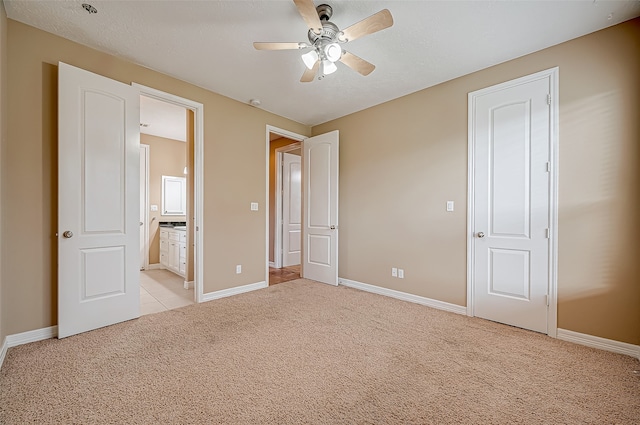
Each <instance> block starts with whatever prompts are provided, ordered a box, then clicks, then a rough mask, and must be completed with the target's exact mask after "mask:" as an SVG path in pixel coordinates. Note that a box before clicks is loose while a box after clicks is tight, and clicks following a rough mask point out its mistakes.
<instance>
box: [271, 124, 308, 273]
mask: <svg viewBox="0 0 640 425" xmlns="http://www.w3.org/2000/svg"><path fill="white" fill-rule="evenodd" d="M268 137H269V170H268V171H269V172H268V174H269V176H268V183H269V184H268V187H269V214H268V215H269V225H268V226H269V227H268V228H269V242H268V243H269V250H268V255H269V258H268V262H269V274H268V276H269V285H275V284H277V283H282V282H287V281H290V280H295V279H298V278H300V277H301V267H300V251H301V245H302V234H301V230H302V227H301V220H302V196H301V190H302V186H301V179H302V174H301V172H302V171H301V165H302V164H301V155H302V144H301V142H300V141H299V140H295V139H292V138H290V137H287V136H285V135H282V134H279V133H276V132H270V133H269V135H268Z"/></svg>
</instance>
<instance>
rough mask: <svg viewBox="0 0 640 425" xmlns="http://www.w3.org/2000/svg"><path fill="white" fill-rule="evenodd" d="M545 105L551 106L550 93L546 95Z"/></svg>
mask: <svg viewBox="0 0 640 425" xmlns="http://www.w3.org/2000/svg"><path fill="white" fill-rule="evenodd" d="M547 105H551V93H549V94H547Z"/></svg>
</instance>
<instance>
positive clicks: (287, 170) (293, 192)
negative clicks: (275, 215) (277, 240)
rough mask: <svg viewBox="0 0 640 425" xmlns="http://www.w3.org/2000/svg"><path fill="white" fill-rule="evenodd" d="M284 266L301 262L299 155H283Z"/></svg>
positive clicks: (300, 175)
mask: <svg viewBox="0 0 640 425" xmlns="http://www.w3.org/2000/svg"><path fill="white" fill-rule="evenodd" d="M282 163H283V167H282V169H283V173H282V184H283V187H282V233H283V238H282V266H283V267H288V266H294V265H298V264H300V251H301V250H300V248H301V243H300V242H301V241H300V238H301V237H302V234H301V232H302V170H301V168H302V167H301V159H300V156H299V155H293V154H290V153H286V152H285V153H283V157H282Z"/></svg>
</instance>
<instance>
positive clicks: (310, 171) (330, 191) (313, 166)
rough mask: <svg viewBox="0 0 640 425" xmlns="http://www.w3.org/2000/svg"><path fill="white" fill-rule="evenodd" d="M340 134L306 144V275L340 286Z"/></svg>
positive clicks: (333, 133) (304, 171)
mask: <svg viewBox="0 0 640 425" xmlns="http://www.w3.org/2000/svg"><path fill="white" fill-rule="evenodd" d="M338 150H339V145H338V131H332V132H330V133H326V134H322V135H319V136H315V137H311V138H309V139H306V140H305V141H304V143H303V152H304V154H303V161H304V167H303V173H304V174H303V182H304V191H303V199H304V208H303V211H304V212H305V215H304V223H303V240H304V253H303V262H302V271H303V276H304V277H305V278H307V279H312V280H316V281H318V282H323V283H328V284H331V285H337V284H338Z"/></svg>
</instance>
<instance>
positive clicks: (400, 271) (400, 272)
mask: <svg viewBox="0 0 640 425" xmlns="http://www.w3.org/2000/svg"><path fill="white" fill-rule="evenodd" d="M398 278H399V279H404V269H398Z"/></svg>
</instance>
